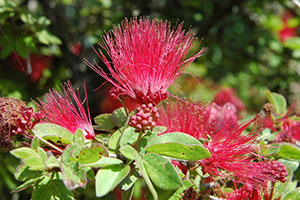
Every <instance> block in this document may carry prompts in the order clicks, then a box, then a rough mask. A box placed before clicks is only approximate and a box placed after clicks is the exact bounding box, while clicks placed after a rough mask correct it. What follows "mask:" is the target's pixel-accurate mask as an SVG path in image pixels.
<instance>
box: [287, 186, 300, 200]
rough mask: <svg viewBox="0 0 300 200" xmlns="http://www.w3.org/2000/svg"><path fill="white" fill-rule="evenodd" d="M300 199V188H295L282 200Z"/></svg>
mask: <svg viewBox="0 0 300 200" xmlns="http://www.w3.org/2000/svg"><path fill="white" fill-rule="evenodd" d="M299 197H300V188H299V187H298V188H296V189H295V190H293V191H290V192H289V193H287V194H286V195H285V197H284V198H283V200H298V199H299Z"/></svg>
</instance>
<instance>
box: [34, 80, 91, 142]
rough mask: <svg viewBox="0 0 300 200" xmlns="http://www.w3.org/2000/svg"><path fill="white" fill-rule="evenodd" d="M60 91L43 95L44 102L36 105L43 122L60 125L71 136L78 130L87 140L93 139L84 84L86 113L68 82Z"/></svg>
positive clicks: (52, 90)
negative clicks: (42, 116) (70, 133)
mask: <svg viewBox="0 0 300 200" xmlns="http://www.w3.org/2000/svg"><path fill="white" fill-rule="evenodd" d="M62 89H63V90H62V91H57V90H54V89H51V90H50V91H49V93H47V94H46V95H45V101H41V100H39V102H40V104H37V105H38V107H39V109H40V110H41V111H42V113H43V114H44V117H45V118H44V121H43V122H49V123H53V124H57V125H60V126H62V127H64V128H66V129H68V130H69V131H70V132H72V133H73V134H74V133H75V132H76V130H77V129H78V128H80V129H81V130H82V131H83V132H84V135H85V137H86V138H87V139H91V138H94V136H95V133H94V129H93V126H92V121H91V117H90V113H89V107H88V100H87V91H86V86H85V84H84V92H85V99H84V101H86V104H87V113H86V111H85V108H84V106H83V104H84V101H81V99H80V97H79V94H78V91H77V92H76V91H75V90H74V88H73V86H72V84H71V82H70V81H68V82H66V83H65V84H64V85H62Z"/></svg>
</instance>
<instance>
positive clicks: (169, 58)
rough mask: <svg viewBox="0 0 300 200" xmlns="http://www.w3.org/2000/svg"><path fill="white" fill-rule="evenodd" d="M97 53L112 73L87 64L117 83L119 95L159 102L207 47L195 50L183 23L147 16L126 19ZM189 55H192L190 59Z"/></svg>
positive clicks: (140, 101)
mask: <svg viewBox="0 0 300 200" xmlns="http://www.w3.org/2000/svg"><path fill="white" fill-rule="evenodd" d="M103 41H104V42H103V44H101V47H102V48H103V49H104V50H105V51H106V52H107V54H108V57H109V58H110V59H111V62H110V61H109V60H108V57H106V56H105V55H104V54H103V53H102V52H101V51H99V52H97V54H98V56H99V57H100V58H101V59H102V61H103V62H104V64H105V65H106V66H107V68H108V70H109V72H110V75H108V74H107V73H105V72H104V70H103V69H102V68H101V67H100V66H98V64H97V63H95V65H93V64H92V63H90V62H89V61H88V60H85V62H86V64H87V65H88V66H89V67H90V68H92V69H93V70H94V71H95V72H97V73H98V74H99V75H100V76H102V77H103V78H105V79H106V80H107V81H108V82H110V83H111V84H113V85H114V87H115V88H116V91H117V93H116V94H115V95H117V96H118V97H119V98H120V97H125V96H128V97H130V98H132V99H133V100H135V101H136V102H137V103H140V104H143V103H144V104H148V103H153V104H157V103H158V102H160V101H161V100H163V99H165V98H166V97H167V94H166V93H167V89H168V88H169V87H170V85H171V84H172V83H173V82H174V81H175V79H176V78H177V77H178V76H179V75H180V74H182V73H183V71H184V70H185V69H186V68H187V67H188V66H189V65H190V64H191V63H192V62H193V61H194V60H195V59H196V58H197V57H200V56H201V55H202V54H203V52H204V51H205V50H204V49H201V50H200V51H199V52H195V51H196V50H195V49H194V47H197V46H198V45H194V42H195V37H194V35H193V34H192V32H191V31H188V32H185V31H184V30H183V24H179V25H177V26H176V27H174V28H171V25H170V24H169V23H168V22H167V21H157V20H150V19H147V18H140V19H139V20H138V19H136V18H134V19H131V20H130V21H128V20H127V19H125V20H124V21H122V22H121V25H118V26H115V27H114V28H113V30H112V31H111V32H109V33H107V34H106V35H105V36H104V37H103ZM188 56H190V58H188Z"/></svg>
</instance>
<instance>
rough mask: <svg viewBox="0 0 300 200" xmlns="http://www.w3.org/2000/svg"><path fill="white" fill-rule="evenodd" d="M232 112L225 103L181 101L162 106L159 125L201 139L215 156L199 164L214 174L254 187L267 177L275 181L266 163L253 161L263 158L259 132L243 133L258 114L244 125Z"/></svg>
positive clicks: (262, 182)
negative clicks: (260, 153) (259, 145)
mask: <svg viewBox="0 0 300 200" xmlns="http://www.w3.org/2000/svg"><path fill="white" fill-rule="evenodd" d="M232 115H234V113H233V112H232V110H230V109H229V108H228V107H226V106H225V107H219V106H217V105H215V104H211V105H208V106H204V105H201V104H193V103H190V102H180V101H178V102H175V103H174V104H169V105H167V106H166V107H165V108H161V109H160V116H161V117H160V120H159V125H162V126H166V127H167V128H168V130H167V131H168V132H173V131H181V132H184V133H187V134H189V135H191V136H193V137H195V138H196V139H200V140H202V141H203V145H204V146H205V147H206V148H207V149H208V150H209V151H210V152H211V154H212V156H211V157H210V158H206V159H203V160H199V161H198V163H199V165H201V166H202V169H203V171H204V172H205V173H206V172H207V173H209V174H210V175H211V176H213V177H217V178H219V179H221V180H224V179H226V180H232V181H234V182H236V183H249V184H251V185H252V186H253V187H254V188H259V187H260V186H261V185H264V183H265V181H266V180H270V181H276V180H275V179H274V178H272V177H273V175H272V174H270V173H268V172H266V171H265V168H266V167H265V166H264V165H262V164H257V163H260V162H254V161H255V160H259V159H260V158H258V157H257V156H256V155H255V152H256V151H257V148H256V147H257V141H256V138H257V134H254V133H249V134H246V133H245V132H244V131H245V129H246V128H247V127H249V126H250V125H251V124H252V123H253V122H254V121H256V119H257V118H258V117H259V115H258V116H257V117H256V118H254V119H253V120H251V121H249V122H246V123H244V124H241V125H238V124H237V121H235V120H236V119H237V117H236V116H235V117H234V116H232ZM221 119H223V121H222V120H221ZM230 119H233V120H230ZM177 165H178V163H177ZM278 173H280V172H278Z"/></svg>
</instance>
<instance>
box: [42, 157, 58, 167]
mask: <svg viewBox="0 0 300 200" xmlns="http://www.w3.org/2000/svg"><path fill="white" fill-rule="evenodd" d="M59 163H60V162H59V160H58V159H57V158H56V157H55V156H53V155H51V156H49V158H48V159H47V160H46V163H45V165H46V167H47V168H48V169H52V168H56V167H57V168H58V167H59Z"/></svg>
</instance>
